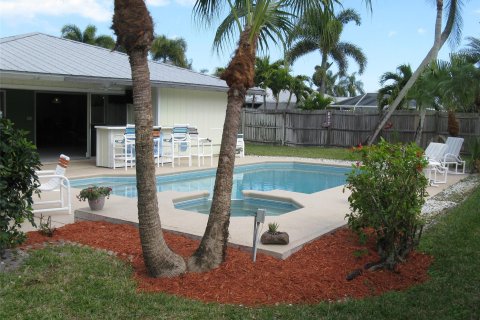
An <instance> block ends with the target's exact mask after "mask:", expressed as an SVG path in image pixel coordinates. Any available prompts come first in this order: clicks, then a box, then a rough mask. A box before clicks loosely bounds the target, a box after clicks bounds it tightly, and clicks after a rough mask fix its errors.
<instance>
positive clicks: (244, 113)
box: [241, 109, 247, 138]
mask: <svg viewBox="0 0 480 320" xmlns="http://www.w3.org/2000/svg"><path fill="white" fill-rule="evenodd" d="M246 111H247V110H246V109H242V117H241V118H242V133H243V136H244V138H246V137H245V116H246Z"/></svg>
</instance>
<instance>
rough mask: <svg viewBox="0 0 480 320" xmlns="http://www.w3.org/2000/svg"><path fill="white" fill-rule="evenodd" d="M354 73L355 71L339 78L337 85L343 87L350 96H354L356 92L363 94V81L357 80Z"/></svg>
mask: <svg viewBox="0 0 480 320" xmlns="http://www.w3.org/2000/svg"><path fill="white" fill-rule="evenodd" d="M356 74H357V73H356V72H354V73H352V74H351V75H349V76H345V77H343V78H341V79H340V81H339V83H338V85H339V86H340V87H343V88H344V90H345V91H346V92H347V93H348V96H350V97H355V96H356V95H358V94H365V90H363V82H362V81H361V80H357V77H356Z"/></svg>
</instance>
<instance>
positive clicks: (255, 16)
mask: <svg viewBox="0 0 480 320" xmlns="http://www.w3.org/2000/svg"><path fill="white" fill-rule="evenodd" d="M326 2H328V3H330V2H331V1H330V0H328V1H323V0H322V1H308V0H304V1H284V0H257V1H252V0H236V1H231V0H228V1H221V0H197V2H196V3H195V6H194V13H195V15H196V17H199V18H200V20H201V21H202V22H205V23H211V21H213V19H214V18H215V17H216V16H218V15H219V13H220V12H222V10H223V9H224V8H225V7H228V8H229V12H228V15H227V17H226V18H225V19H224V20H223V21H222V22H221V24H220V26H219V27H218V29H217V32H216V35H215V38H214V47H216V48H221V47H222V45H223V44H224V43H225V41H227V40H229V39H231V38H232V37H233V36H234V35H235V34H236V33H238V34H239V37H240V38H239V41H238V46H237V49H236V51H235V54H234V56H233V57H232V60H231V61H230V63H229V64H228V66H227V68H226V70H225V72H224V73H223V74H222V75H221V78H222V79H223V80H225V81H226V82H227V85H228V87H229V89H228V93H227V110H226V114H225V122H224V126H223V134H222V142H221V146H220V154H219V160H218V167H217V174H216V179H215V187H214V191H213V199H212V207H211V210H210V214H209V217H208V222H207V227H206V229H205V233H204V235H203V237H202V241H201V243H200V246H199V247H198V248H197V250H196V251H195V253H194V254H193V255H192V256H191V257H190V258H189V260H188V268H189V270H193V271H205V270H209V269H213V268H216V267H218V266H219V265H220V264H221V263H222V262H223V261H224V259H225V254H226V245H227V240H228V226H229V224H230V205H231V193H232V184H233V183H232V182H233V168H234V164H235V146H236V142H237V133H238V130H239V128H240V112H241V108H242V106H243V105H244V103H245V95H246V93H247V90H248V89H249V88H251V87H252V86H253V85H254V76H255V57H256V50H257V45H259V46H260V47H262V48H268V42H267V41H268V40H272V41H273V42H275V43H276V42H283V39H285V36H286V34H287V32H289V31H290V30H291V29H292V28H293V24H292V18H293V17H294V15H293V14H298V15H301V14H302V13H303V12H304V11H305V9H306V8H309V7H311V6H320V5H323V4H324V3H326ZM292 13H293V14H292Z"/></svg>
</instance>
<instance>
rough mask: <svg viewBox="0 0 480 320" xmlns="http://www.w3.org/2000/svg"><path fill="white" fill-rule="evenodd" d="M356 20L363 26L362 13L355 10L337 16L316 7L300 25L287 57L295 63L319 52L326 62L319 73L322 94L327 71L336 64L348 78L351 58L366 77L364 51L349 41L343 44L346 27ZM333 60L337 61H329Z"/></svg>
mask: <svg viewBox="0 0 480 320" xmlns="http://www.w3.org/2000/svg"><path fill="white" fill-rule="evenodd" d="M350 21H354V22H355V23H356V24H357V25H360V23H361V19H360V16H359V14H358V13H357V12H356V11H355V10H353V9H348V10H343V11H341V12H340V13H339V14H338V15H337V16H332V15H331V14H330V13H329V12H328V11H324V10H321V9H320V8H315V9H312V10H310V11H309V12H307V13H306V14H305V15H304V16H303V17H302V18H301V19H300V22H299V23H298V24H297V27H296V28H295V30H294V32H293V35H292V36H291V38H290V42H292V43H293V45H292V47H291V49H290V50H289V52H288V53H287V57H288V58H289V60H290V61H291V62H292V63H293V62H294V61H295V60H296V59H298V58H299V57H301V56H303V55H305V54H308V53H310V52H313V51H315V50H319V51H320V54H321V57H322V60H321V65H320V67H319V68H318V69H317V68H316V72H318V74H319V77H318V78H319V84H320V85H319V92H320V93H321V94H325V92H326V86H327V84H326V80H327V71H328V69H329V68H330V67H331V66H332V64H333V63H336V65H337V66H338V69H339V74H340V76H344V75H346V72H347V69H348V59H347V58H348V57H351V58H353V59H354V60H355V62H356V63H357V64H358V66H359V71H358V72H359V74H362V73H363V71H364V70H365V67H366V65H367V58H366V57H365V54H364V53H363V51H362V49H360V48H359V47H357V46H356V45H354V44H352V43H349V42H340V36H341V34H342V31H343V25H345V24H347V23H349V22H350ZM329 58H331V59H332V60H333V61H332V62H329V61H328V59H329Z"/></svg>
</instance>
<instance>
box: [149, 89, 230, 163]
mask: <svg viewBox="0 0 480 320" xmlns="http://www.w3.org/2000/svg"><path fill="white" fill-rule="evenodd" d="M156 90H159V93H160V94H158V95H156V97H157V103H158V104H157V105H158V108H159V110H158V119H159V120H158V121H159V125H160V126H162V127H172V126H173V125H174V124H176V123H188V124H190V125H191V126H196V127H197V128H198V132H199V134H200V136H201V137H206V138H210V139H212V140H213V145H214V150H213V153H214V154H218V153H219V151H220V142H221V140H222V130H223V122H224V121H225V110H226V107H227V93H226V92H216V91H199V90H183V89H172V88H160V89H156ZM153 105H155V103H153Z"/></svg>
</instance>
